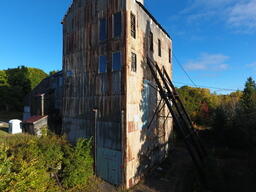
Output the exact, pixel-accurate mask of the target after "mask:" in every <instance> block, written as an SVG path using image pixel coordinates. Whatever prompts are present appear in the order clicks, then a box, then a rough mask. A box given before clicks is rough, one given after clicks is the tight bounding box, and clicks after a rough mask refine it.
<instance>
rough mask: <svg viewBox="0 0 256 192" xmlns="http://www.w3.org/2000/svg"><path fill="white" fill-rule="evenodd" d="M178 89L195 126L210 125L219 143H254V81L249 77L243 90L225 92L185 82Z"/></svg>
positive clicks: (208, 126)
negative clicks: (225, 93)
mask: <svg viewBox="0 0 256 192" xmlns="http://www.w3.org/2000/svg"><path fill="white" fill-rule="evenodd" d="M178 92H179V94H180V97H181V99H182V100H183V102H184V105H185V107H186V109H187V111H188V113H189V115H190V117H191V118H192V121H193V122H194V124H195V127H197V128H208V129H210V130H211V132H212V133H213V135H214V137H215V138H217V139H218V141H219V142H222V143H223V144H227V145H230V146H231V145H232V146H235V147H244V146H246V147H248V146H253V145H256V126H255V125H256V83H255V81H254V80H253V79H252V78H251V77H250V78H248V79H247V81H246V83H245V87H244V90H243V91H236V92H233V93H230V94H227V95H217V94H213V93H211V92H210V90H209V89H202V88H193V87H188V86H184V87H181V88H179V89H178Z"/></svg>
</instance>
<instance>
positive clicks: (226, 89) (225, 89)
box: [174, 81, 238, 91]
mask: <svg viewBox="0 0 256 192" xmlns="http://www.w3.org/2000/svg"><path fill="white" fill-rule="evenodd" d="M174 83H175V84H182V85H188V86H191V85H189V84H188V83H183V82H175V81H174ZM198 87H202V88H208V89H216V90H220V91H221V90H222V91H238V89H230V88H220V87H211V86H204V85H198ZM198 87H196V88H198Z"/></svg>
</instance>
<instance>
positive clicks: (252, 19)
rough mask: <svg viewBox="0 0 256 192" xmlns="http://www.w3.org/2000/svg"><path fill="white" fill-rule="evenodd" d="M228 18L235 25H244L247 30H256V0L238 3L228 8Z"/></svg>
mask: <svg viewBox="0 0 256 192" xmlns="http://www.w3.org/2000/svg"><path fill="white" fill-rule="evenodd" d="M227 19H228V20H227V22H228V23H229V24H230V25H232V26H234V27H243V28H245V29H246V30H247V32H253V31H256V0H249V1H247V2H241V3H237V4H236V5H234V6H233V7H231V8H230V9H229V10H228V18H227Z"/></svg>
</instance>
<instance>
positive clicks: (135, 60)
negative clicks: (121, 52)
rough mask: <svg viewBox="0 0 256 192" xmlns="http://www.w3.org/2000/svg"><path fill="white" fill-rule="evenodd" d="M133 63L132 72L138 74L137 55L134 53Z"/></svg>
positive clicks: (132, 56)
mask: <svg viewBox="0 0 256 192" xmlns="http://www.w3.org/2000/svg"><path fill="white" fill-rule="evenodd" d="M131 61H132V62H131V71H133V72H137V55H136V53H134V52H132V55H131Z"/></svg>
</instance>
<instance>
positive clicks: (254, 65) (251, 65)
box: [246, 61, 256, 70]
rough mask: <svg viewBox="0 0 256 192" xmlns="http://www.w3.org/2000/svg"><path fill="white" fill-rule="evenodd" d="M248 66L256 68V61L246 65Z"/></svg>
mask: <svg viewBox="0 0 256 192" xmlns="http://www.w3.org/2000/svg"><path fill="white" fill-rule="evenodd" d="M246 67H248V68H251V69H254V70H256V61H255V62H253V63H250V64H248V65H246Z"/></svg>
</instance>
